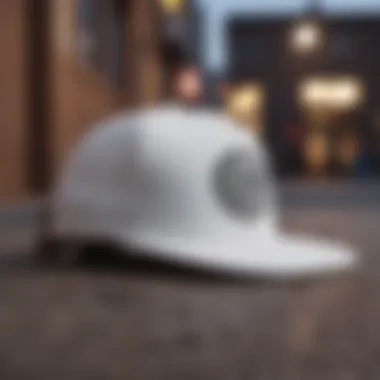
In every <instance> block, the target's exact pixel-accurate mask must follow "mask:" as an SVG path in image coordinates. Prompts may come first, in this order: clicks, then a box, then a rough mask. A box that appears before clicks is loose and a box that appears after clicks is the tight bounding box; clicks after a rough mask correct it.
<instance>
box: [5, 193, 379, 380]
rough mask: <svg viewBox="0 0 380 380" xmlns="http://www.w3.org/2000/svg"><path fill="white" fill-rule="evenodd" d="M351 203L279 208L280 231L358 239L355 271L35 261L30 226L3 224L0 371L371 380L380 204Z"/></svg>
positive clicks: (27, 375) (374, 379) (42, 375)
mask: <svg viewBox="0 0 380 380" xmlns="http://www.w3.org/2000/svg"><path fill="white" fill-rule="evenodd" d="M354 197H355V195H354ZM359 198H360V199H363V200H365V199H368V197H367V195H366V194H363V196H361V197H358V198H357V199H358V202H359ZM306 203H307V202H306ZM306 203H305V204H306ZM311 203H312V202H309V204H311ZM359 203H360V202H359ZM359 203H357V204H356V206H355V207H347V205H346V206H343V205H340V206H337V204H335V205H333V202H330V203H329V205H328V206H326V204H325V206H324V207H323V202H321V203H318V202H317V203H315V204H314V207H306V206H305V207H304V206H303V207H299V208H293V209H289V210H287V211H286V212H285V215H284V220H283V225H284V228H286V229H287V230H290V231H296V230H301V231H303V232H313V233H315V234H321V235H327V236H333V237H337V238H342V239H345V240H347V241H349V242H351V243H353V244H355V245H356V246H358V247H360V248H361V249H362V254H363V258H364V265H363V268H362V269H361V271H360V272H359V273H358V274H357V275H351V276H347V277H345V278H339V279H335V280H329V281H324V282H312V283H304V284H276V285H274V284H271V285H269V284H267V285H265V284H255V283H246V282H245V283H243V282H237V281H232V280H227V279H215V278H207V277H205V276H196V275H195V274H192V273H182V274H178V273H174V272H173V271H171V270H169V269H168V268H162V267H160V268H158V267H157V268H152V267H142V268H139V270H137V269H136V266H134V265H132V264H133V262H130V264H131V267H128V265H127V266H125V265H123V266H121V265H119V264H117V263H116V265H115V263H110V265H109V266H108V268H107V270H106V269H104V270H99V268H94V267H93V266H90V265H87V266H84V267H81V268H79V267H78V268H73V269H72V270H66V271H63V270H61V271H48V270H42V269H40V268H36V267H34V266H32V265H31V264H30V263H29V261H28V258H29V256H28V254H29V251H28V245H29V244H30V232H31V231H30V230H28V229H19V230H16V229H14V228H13V229H12V230H7V231H6V232H4V234H3V236H2V242H3V252H4V253H3V255H2V256H1V257H0V270H1V275H0V379H1V380H8V379H39V380H44V379H49V380H51V379H70V380H76V379H78V380H79V379H80V380H82V379H123V380H125V379H136V380H140V379H155V380H156V379H157V380H158V379H165V380H169V379H176V380H177V379H181V380H182V379H183V380H185V379H207V380H210V379H218V380H222V379H226V380H234V379H242V380H243V379H249V380H251V379H255V380H256V379H259V380H261V379H262V380H267V379H268V380H271V379H276V380H277V379H282V380H284V379H285V380H298V379H302V380H303V379H305V380H306V379H307V380H314V379H316V380H317V379H318V380H321V379H323V380H329V379H331V380H333V379H334V380H351V379H358V380H367V379H368V380H378V379H379V378H380V329H379V328H378V321H379V320H380V319H379V317H380V302H379V299H380V277H379V276H378V272H379V269H378V268H379V264H380V255H379V252H378V247H379V246H380V233H379V227H378V226H379V222H380V207H379V205H377V204H375V203H373V205H372V206H370V207H368V204H367V207H364V205H363V206H362V207H360V205H359ZM353 205H354V204H353V203H352V204H351V206H353ZM16 247H18V249H16ZM133 268H134V269H133Z"/></svg>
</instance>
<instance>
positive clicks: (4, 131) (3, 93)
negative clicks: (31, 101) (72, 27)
mask: <svg viewBox="0 0 380 380" xmlns="http://www.w3.org/2000/svg"><path fill="white" fill-rule="evenodd" d="M23 3H24V1H23V0H2V1H0V30H1V33H0V56H1V59H0V83H1V86H0V203H7V202H12V201H17V200H20V199H21V198H24V197H26V196H27V186H26V180H27V178H26V175H25V170H26V165H25V164H26V159H27V149H26V138H27V135H26V132H27V130H26V123H25V121H26V108H25V86H26V71H25V69H24V64H25V56H24V54H25V49H24V47H25V46H24V29H23V28H24V24H23Z"/></svg>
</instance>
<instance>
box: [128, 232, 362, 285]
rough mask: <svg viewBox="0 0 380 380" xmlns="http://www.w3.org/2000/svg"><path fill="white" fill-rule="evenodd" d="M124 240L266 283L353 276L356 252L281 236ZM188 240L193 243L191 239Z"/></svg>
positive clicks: (194, 264)
mask: <svg viewBox="0 0 380 380" xmlns="http://www.w3.org/2000/svg"><path fill="white" fill-rule="evenodd" d="M126 240H128V241H125V243H126V244H128V245H129V246H130V245H132V246H134V247H136V248H137V249H139V250H143V251H144V252H149V255H150V256H151V257H152V258H154V257H157V258H159V259H160V260H167V261H168V262H169V261H170V262H176V263H177V264H183V265H190V266H192V267H194V268H200V269H202V270H212V271H219V272H222V273H226V274H228V273H230V274H233V275H242V276H249V277H251V276H252V277H258V278H268V279H274V280H276V279H280V280H281V279H298V278H308V277H320V276H325V275H332V274H340V273H345V272H350V271H353V270H354V269H356V268H357V266H358V264H359V259H358V253H357V251H356V250H355V249H354V248H352V247H350V246H348V245H346V244H341V243H335V242H330V241H327V240H321V239H316V238H307V237H303V236H302V237H301V236H290V235H285V234H282V233H275V234H270V235H264V234H263V235H262V236H257V235H255V236H252V238H249V239H245V241H241V239H240V240H239V241H238V242H236V240H235V241H231V240H230V241H228V242H226V241H224V239H220V241H217V242H215V243H210V242H207V243H202V242H192V241H187V240H182V241H180V240H178V239H176V238H172V237H169V238H165V237H158V236H148V235H146V234H144V235H143V236H138V235H134V236H133V238H131V237H129V238H128V239H126ZM189 240H190V239H189Z"/></svg>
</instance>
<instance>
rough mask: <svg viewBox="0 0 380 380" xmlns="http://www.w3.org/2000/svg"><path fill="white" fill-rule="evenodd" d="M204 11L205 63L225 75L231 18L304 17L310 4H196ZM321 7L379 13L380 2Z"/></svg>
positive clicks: (219, 0)
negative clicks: (254, 16)
mask: <svg viewBox="0 0 380 380" xmlns="http://www.w3.org/2000/svg"><path fill="white" fill-rule="evenodd" d="M197 1H198V3H199V6H200V7H201V8H202V9H203V14H204V17H205V20H204V25H205V27H206V29H205V34H206V35H205V39H204V46H203V51H204V54H203V56H204V60H205V62H204V63H205V65H206V67H207V68H208V69H209V70H211V71H217V72H219V71H223V69H224V67H225V65H226V49H225V46H224V40H225V39H224V32H225V29H224V25H225V21H226V20H227V19H228V17H229V16H231V15H234V14H239V13H244V14H247V12H249V13H252V14H260V13H266V14H268V13H273V14H274V15H275V14H292V15H294V14H302V12H303V11H304V10H305V9H307V5H308V1H310V0H197ZM320 7H321V9H323V10H324V11H325V12H327V13H358V12H363V13H369V12H373V11H378V12H379V16H380V0H320Z"/></svg>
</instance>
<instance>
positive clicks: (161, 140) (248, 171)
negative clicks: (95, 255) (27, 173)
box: [58, 107, 277, 239]
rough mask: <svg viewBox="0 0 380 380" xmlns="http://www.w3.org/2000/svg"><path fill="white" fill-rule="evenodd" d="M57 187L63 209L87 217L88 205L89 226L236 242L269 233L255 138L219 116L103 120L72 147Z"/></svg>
mask: <svg viewBox="0 0 380 380" xmlns="http://www.w3.org/2000/svg"><path fill="white" fill-rule="evenodd" d="M58 188H59V192H58V203H60V204H61V205H65V208H66V210H70V205H73V204H74V203H75V204H76V205H77V210H79V209H80V208H81V207H82V214H81V215H87V218H89V214H88V213H87V214H86V211H85V206H83V205H87V206H86V207H87V209H86V210H89V209H91V210H92V211H91V215H92V217H91V219H92V221H93V220H95V219H97V218H98V219H99V220H100V219H101V220H102V221H103V222H99V223H100V224H101V223H104V220H105V219H107V224H106V226H105V225H104V224H103V225H104V226H105V227H107V228H124V229H128V230H129V231H130V232H131V233H133V231H136V232H137V231H138V232H139V233H141V231H146V232H147V233H148V232H149V233H153V234H159V235H161V234H165V235H166V236H169V235H173V236H174V235H175V236H178V237H186V238H189V237H191V236H194V237H195V236H196V237H197V238H198V239H199V238H202V237H203V236H204V238H205V239H207V237H209V236H210V235H213V236H214V237H215V236H221V237H222V236H223V234H228V235H229V236H234V235H236V237H237V238H239V236H240V235H244V234H247V233H249V234H252V231H253V229H255V230H257V229H258V228H259V227H263V228H268V227H269V228H272V223H273V221H274V219H275V217H276V214H277V213H276V202H275V192H274V188H273V182H272V179H271V175H270V169H269V165H268V159H267V156H266V152H265V149H264V147H263V145H262V144H261V142H260V140H259V139H258V138H257V137H255V136H252V135H251V134H248V133H247V132H245V131H244V130H242V129H241V128H239V126H237V125H235V124H234V123H233V122H232V121H231V120H229V119H228V118H226V117H224V116H223V115H220V114H218V113H213V112H210V111H190V110H186V109H181V108H178V107H163V108H158V109H155V110H151V111H143V112H139V113H132V114H129V115H127V114H125V115H121V116H118V117H116V118H113V119H111V120H109V121H107V122H105V123H102V125H100V126H99V127H98V128H95V129H94V130H93V132H91V133H90V134H89V135H88V136H86V137H85V138H84V139H83V140H82V142H81V143H80V144H79V146H78V148H77V149H76V151H75V152H74V154H73V156H72V157H71V159H70V162H69V163H68V165H67V167H66V170H65V171H64V174H63V176H62V178H61V182H60V186H59V187H58ZM62 208H63V207H62ZM67 212H68V213H70V211H67ZM71 212H72V213H74V214H75V212H77V213H78V212H79V211H73V209H71ZM81 215H78V214H77V215H76V216H75V218H74V217H72V219H76V220H78V218H79V219H80V217H81ZM68 219H70V218H68ZM68 219H66V220H68Z"/></svg>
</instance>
